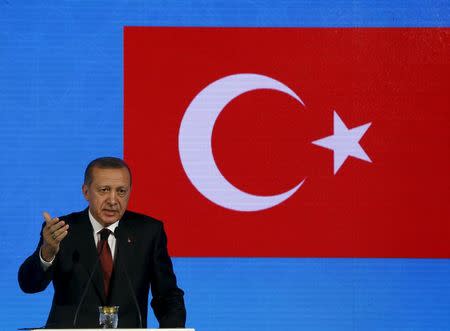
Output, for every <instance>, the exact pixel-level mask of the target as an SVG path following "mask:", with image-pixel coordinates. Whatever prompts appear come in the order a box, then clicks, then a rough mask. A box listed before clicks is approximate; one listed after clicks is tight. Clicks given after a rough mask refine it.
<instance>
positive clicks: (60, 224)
mask: <svg viewBox="0 0 450 331" xmlns="http://www.w3.org/2000/svg"><path fill="white" fill-rule="evenodd" d="M64 225H66V223H64V221H60V222H57V223H54V224H53V225H51V226H50V227H49V229H50V232H51V233H54V232H55V231H57V230H58V229H60V228H62V227H63V226H64Z"/></svg>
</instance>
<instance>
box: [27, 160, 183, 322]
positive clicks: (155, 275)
mask: <svg viewBox="0 0 450 331" xmlns="http://www.w3.org/2000/svg"><path fill="white" fill-rule="evenodd" d="M82 191H83V195H84V197H85V199H86V200H87V201H88V202H89V207H88V208H87V209H85V210H84V211H82V212H77V213H72V214H70V215H67V216H63V217H60V218H58V217H56V218H52V217H51V216H50V215H49V214H48V213H47V212H44V218H45V222H44V225H43V228H42V231H41V238H40V241H39V244H38V246H37V248H36V251H35V252H34V253H33V254H32V255H31V256H30V257H28V258H27V259H26V260H25V262H24V263H23V264H22V265H21V267H20V269H19V285H20V287H21V289H22V290H23V291H24V292H26V293H36V292H40V291H43V290H44V289H45V288H46V287H47V286H48V284H49V283H50V282H51V281H53V287H54V289H55V291H54V296H53V302H52V307H51V310H50V313H49V316H48V320H47V325H46V326H47V327H50V328H63V327H64V328H72V327H80V328H81V327H84V328H89V327H91V328H95V327H98V326H99V324H98V323H99V322H98V315H99V312H98V307H99V306H104V305H114V306H119V327H121V328H124V327H139V326H140V325H141V322H140V317H139V315H140V314H141V315H142V327H146V324H147V310H148V294H149V290H150V286H151V292H152V296H153V299H152V301H151V306H152V308H153V311H154V313H155V316H156V318H157V319H158V321H159V325H160V327H162V328H164V327H165V328H169V327H172V328H173V327H184V324H185V320H186V310H185V306H184V301H183V294H184V293H183V291H182V290H181V289H179V288H178V287H177V284H176V278H175V275H174V273H173V269H172V262H171V260H170V257H169V255H168V252H167V240H166V235H165V232H164V228H163V225H162V223H161V222H159V221H157V220H155V219H153V218H151V217H148V216H145V215H141V214H137V213H133V212H131V211H127V210H126V208H127V205H128V200H129V198H130V192H131V172H130V169H129V167H128V166H127V165H126V163H125V162H124V161H123V160H121V159H118V158H113V157H103V158H98V159H95V160H93V161H92V162H91V163H89V165H88V166H87V168H86V171H85V175H84V184H83V186H82ZM104 229H107V230H104ZM108 230H109V231H108ZM100 232H101V233H102V234H101V235H100ZM98 257H99V258H98ZM97 261H98V262H97ZM96 262H97V263H96ZM91 274H92V280H91V281H90V282H89V277H90V275H91ZM84 291H86V294H85V297H84V298H83V292H84ZM134 295H135V296H136V299H137V300H135V299H134ZM136 301H137V305H136ZM137 306H138V307H137ZM78 307H79V308H78ZM77 308H78V309H79V311H78V312H77ZM138 309H139V310H138ZM75 316H76V317H75Z"/></svg>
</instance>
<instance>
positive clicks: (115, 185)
mask: <svg viewBox="0 0 450 331" xmlns="http://www.w3.org/2000/svg"><path fill="white" fill-rule="evenodd" d="M82 191H83V195H84V197H85V199H86V200H87V201H89V210H90V211H91V214H92V216H94V218H95V219H96V220H97V221H98V222H100V223H101V224H102V225H103V226H108V225H110V224H113V223H115V222H117V221H118V220H120V218H121V217H122V215H123V214H124V212H125V210H126V209H127V205H128V200H129V198H130V192H131V171H130V168H129V167H128V165H127V164H126V163H125V162H124V161H123V160H121V159H119V158H115V157H101V158H98V159H95V160H93V161H91V162H90V163H89V164H88V166H87V167H86V171H85V172H84V184H83V187H82Z"/></svg>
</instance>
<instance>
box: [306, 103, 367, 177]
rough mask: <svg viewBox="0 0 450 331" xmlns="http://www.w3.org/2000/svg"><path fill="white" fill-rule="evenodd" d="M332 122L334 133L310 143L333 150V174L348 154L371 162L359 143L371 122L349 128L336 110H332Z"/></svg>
mask: <svg viewBox="0 0 450 331" xmlns="http://www.w3.org/2000/svg"><path fill="white" fill-rule="evenodd" d="M333 123H334V134H333V135H332V136H328V137H325V138H322V139H319V140H315V141H313V142H312V143H313V144H314V145H318V146H321V147H325V148H328V149H331V150H333V152H334V174H336V172H337V171H338V170H339V168H340V167H341V166H342V164H343V163H344V162H345V160H346V159H347V158H348V157H349V156H353V157H356V158H358V159H361V160H364V161H367V162H372V161H371V160H370V158H369V156H368V155H367V154H366V152H365V151H364V150H363V149H362V147H361V145H360V144H359V141H360V140H361V138H362V136H363V135H364V134H365V133H366V131H367V129H368V128H369V126H370V124H372V123H367V124H364V125H361V126H358V127H356V128H353V129H350V130H349V129H348V128H347V127H346V126H345V124H344V122H342V120H341V118H340V117H339V115H338V114H337V112H336V111H335V112H334V117H333Z"/></svg>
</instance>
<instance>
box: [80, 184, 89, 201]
mask: <svg viewBox="0 0 450 331" xmlns="http://www.w3.org/2000/svg"><path fill="white" fill-rule="evenodd" d="M81 192H83V196H84V198H85V199H86V201H89V188H88V186H87V185H86V184H83V186H81Z"/></svg>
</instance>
